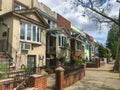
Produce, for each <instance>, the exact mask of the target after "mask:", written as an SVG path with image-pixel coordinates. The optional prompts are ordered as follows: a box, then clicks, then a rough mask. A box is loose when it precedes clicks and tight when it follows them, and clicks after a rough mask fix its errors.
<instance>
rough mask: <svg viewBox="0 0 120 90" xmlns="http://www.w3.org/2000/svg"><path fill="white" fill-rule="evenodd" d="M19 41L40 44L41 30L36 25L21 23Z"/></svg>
mask: <svg viewBox="0 0 120 90" xmlns="http://www.w3.org/2000/svg"><path fill="white" fill-rule="evenodd" d="M20 40H23V41H32V42H37V43H41V29H40V28H39V27H38V26H36V25H33V24H30V23H25V22H21V23H20Z"/></svg>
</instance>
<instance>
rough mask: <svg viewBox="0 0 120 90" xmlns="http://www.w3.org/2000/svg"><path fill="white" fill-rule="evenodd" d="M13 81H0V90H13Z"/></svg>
mask: <svg viewBox="0 0 120 90" xmlns="http://www.w3.org/2000/svg"><path fill="white" fill-rule="evenodd" d="M13 81H14V79H4V80H0V90H13V86H14V85H13Z"/></svg>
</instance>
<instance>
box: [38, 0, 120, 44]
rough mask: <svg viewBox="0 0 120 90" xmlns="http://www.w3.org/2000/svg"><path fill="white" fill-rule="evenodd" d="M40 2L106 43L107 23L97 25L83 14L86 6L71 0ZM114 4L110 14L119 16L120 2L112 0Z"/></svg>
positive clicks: (43, 0)
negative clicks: (74, 3)
mask: <svg viewBox="0 0 120 90" xmlns="http://www.w3.org/2000/svg"><path fill="white" fill-rule="evenodd" d="M38 1H39V2H42V3H44V4H45V5H46V6H48V7H49V8H51V10H52V11H55V12H57V13H59V14H61V15H62V16H63V17H65V18H66V19H67V20H69V21H70V22H71V23H72V24H73V25H75V26H77V27H78V28H80V29H82V30H83V31H84V32H86V33H87V34H89V35H91V36H93V37H94V38H95V40H97V41H99V42H100V43H102V44H103V45H105V43H106V40H107V34H108V31H109V30H110V27H108V26H107V25H106V24H105V23H104V24H102V25H101V28H100V26H97V25H96V24H95V23H94V22H93V21H92V20H90V19H89V18H88V17H87V16H85V17H84V16H83V12H84V8H83V7H81V6H80V5H79V6H77V8H76V7H74V6H73V5H72V2H71V0H38ZM110 1H111V2H110V3H111V4H112V9H111V11H109V12H108V15H109V16H111V17H112V16H118V14H119V8H120V4H119V3H116V2H115V1H116V0H110ZM106 3H108V2H107V0H103V1H102V3H101V5H102V6H101V7H104V6H105V5H106Z"/></svg>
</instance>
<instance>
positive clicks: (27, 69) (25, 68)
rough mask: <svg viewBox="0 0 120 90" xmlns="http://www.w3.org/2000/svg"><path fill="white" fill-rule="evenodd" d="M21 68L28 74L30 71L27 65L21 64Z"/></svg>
mask: <svg viewBox="0 0 120 90" xmlns="http://www.w3.org/2000/svg"><path fill="white" fill-rule="evenodd" d="M21 69H23V70H24V71H25V72H26V73H27V74H29V73H30V71H31V69H30V68H29V67H27V66H25V65H22V66H21Z"/></svg>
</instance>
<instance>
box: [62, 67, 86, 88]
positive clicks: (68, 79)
mask: <svg viewBox="0 0 120 90" xmlns="http://www.w3.org/2000/svg"><path fill="white" fill-rule="evenodd" d="M84 76H85V70H84V69H81V70H78V71H75V72H73V73H70V74H68V75H65V77H64V87H67V86H70V85H71V84H73V83H75V82H76V81H78V80H80V79H82V78H83V77H84Z"/></svg>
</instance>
